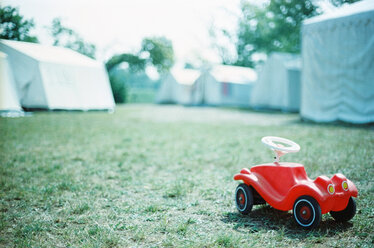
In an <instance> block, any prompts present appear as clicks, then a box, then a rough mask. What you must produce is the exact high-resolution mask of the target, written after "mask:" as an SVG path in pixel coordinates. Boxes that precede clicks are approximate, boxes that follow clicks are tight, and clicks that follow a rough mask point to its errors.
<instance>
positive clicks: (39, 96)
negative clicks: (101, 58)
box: [0, 40, 114, 110]
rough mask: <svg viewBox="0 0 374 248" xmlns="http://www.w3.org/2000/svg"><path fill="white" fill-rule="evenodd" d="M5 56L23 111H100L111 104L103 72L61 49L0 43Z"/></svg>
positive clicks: (99, 65)
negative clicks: (25, 109) (36, 109)
mask: <svg viewBox="0 0 374 248" xmlns="http://www.w3.org/2000/svg"><path fill="white" fill-rule="evenodd" d="M0 51H3V52H5V53H6V54H7V55H8V60H9V63H10V66H11V68H12V71H13V74H14V78H15V82H16V86H17V93H18V96H19V98H20V103H21V105H22V106H23V107H25V108H31V109H33V108H38V109H52V110H53V109H66V110H91V109H95V110H102V109H113V108H114V100H113V95H112V91H111V88H110V84H109V79H108V75H107V72H106V69H105V67H104V65H103V64H102V63H99V62H97V61H95V60H93V59H91V58H89V57H86V56H84V55H81V54H79V53H77V52H75V51H72V50H70V49H67V48H62V47H53V46H44V45H39V44H34V43H27V42H19V41H9V40H0Z"/></svg>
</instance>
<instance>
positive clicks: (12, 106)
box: [0, 52, 22, 111]
mask: <svg viewBox="0 0 374 248" xmlns="http://www.w3.org/2000/svg"><path fill="white" fill-rule="evenodd" d="M7 57H8V56H7V55H6V54H5V53H2V52H0V111H21V110H22V109H21V105H20V104H19V100H18V96H17V93H16V89H15V83H14V79H13V74H12V70H11V69H10V66H9V63H8V58H7Z"/></svg>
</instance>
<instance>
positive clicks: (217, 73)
mask: <svg viewBox="0 0 374 248" xmlns="http://www.w3.org/2000/svg"><path fill="white" fill-rule="evenodd" d="M210 73H211V74H212V75H213V77H214V78H215V79H216V80H217V81H219V82H225V83H236V84H250V83H253V82H255V81H256V80H257V73H256V71H255V70H253V69H251V68H248V67H241V66H232V65H216V66H214V67H213V68H212V70H211V71H210Z"/></svg>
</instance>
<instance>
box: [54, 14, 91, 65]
mask: <svg viewBox="0 0 374 248" xmlns="http://www.w3.org/2000/svg"><path fill="white" fill-rule="evenodd" d="M49 31H50V34H51V36H52V37H53V39H54V41H53V45H54V46H63V47H67V48H70V49H72V50H74V51H77V52H79V53H81V54H84V55H86V56H88V57H91V58H95V53H96V46H95V45H94V44H92V43H89V42H86V41H84V40H83V39H82V37H81V36H80V35H79V34H78V33H76V32H75V31H74V30H72V29H70V28H67V27H65V26H63V25H62V23H61V19H60V18H55V19H53V21H52V26H51V27H49Z"/></svg>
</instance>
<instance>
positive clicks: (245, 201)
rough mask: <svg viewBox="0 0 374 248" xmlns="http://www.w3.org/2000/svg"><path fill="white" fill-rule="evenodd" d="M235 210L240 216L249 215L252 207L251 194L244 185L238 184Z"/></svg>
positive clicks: (249, 189) (248, 188)
mask: <svg viewBox="0 0 374 248" xmlns="http://www.w3.org/2000/svg"><path fill="white" fill-rule="evenodd" d="M235 200H236V201H235V202H236V208H237V209H238V211H239V212H240V213H241V214H249V213H250V212H251V210H252V207H253V193H252V190H251V188H250V187H249V186H248V185H247V184H245V183H242V184H239V185H238V187H237V188H236V192H235Z"/></svg>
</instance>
